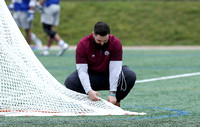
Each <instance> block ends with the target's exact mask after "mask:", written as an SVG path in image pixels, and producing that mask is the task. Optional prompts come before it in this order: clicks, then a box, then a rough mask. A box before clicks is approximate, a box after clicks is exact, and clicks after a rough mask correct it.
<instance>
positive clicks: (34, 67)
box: [0, 0, 145, 116]
mask: <svg viewBox="0 0 200 127" xmlns="http://www.w3.org/2000/svg"><path fill="white" fill-rule="evenodd" d="M144 114H145V113H138V112H129V111H125V110H123V109H121V108H120V107H117V106H115V105H113V104H111V103H110V102H107V101H106V100H104V99H101V100H100V101H91V100H90V99H89V98H88V96H87V95H85V94H81V93H77V92H74V91H72V90H69V89H67V88H66V87H65V86H64V85H62V84H60V83H59V82H58V81H57V80H56V79H55V78H54V77H53V76H52V75H51V74H50V73H49V72H48V71H47V70H46V69H45V68H44V66H43V65H42V64H41V63H40V61H39V60H38V59H37V57H36V56H35V54H34V53H33V52H32V50H31V48H30V46H29V45H28V43H27V42H26V40H25V38H24V37H23V35H22V33H21V32H20V30H19V28H18V26H17V25H16V23H15V21H14V19H13V18H12V15H11V13H10V12H9V10H8V8H7V5H6V3H5V1H4V0H0V116H82V115H144Z"/></svg>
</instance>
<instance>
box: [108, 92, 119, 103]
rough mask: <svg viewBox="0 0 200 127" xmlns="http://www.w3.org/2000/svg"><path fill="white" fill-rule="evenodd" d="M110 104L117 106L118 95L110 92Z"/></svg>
mask: <svg viewBox="0 0 200 127" xmlns="http://www.w3.org/2000/svg"><path fill="white" fill-rule="evenodd" d="M107 100H108V102H110V103H112V104H116V102H117V99H116V93H112V92H110V94H109V95H108V99H107Z"/></svg>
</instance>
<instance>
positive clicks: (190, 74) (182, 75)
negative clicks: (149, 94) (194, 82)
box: [136, 72, 200, 83]
mask: <svg viewBox="0 0 200 127" xmlns="http://www.w3.org/2000/svg"><path fill="white" fill-rule="evenodd" d="M196 75H200V72H195V73H186V74H181V75H172V76H166V77H160V78H152V79H144V80H138V81H136V83H145V82H153V81H159V80H166V79H174V78H182V77H189V76H196Z"/></svg>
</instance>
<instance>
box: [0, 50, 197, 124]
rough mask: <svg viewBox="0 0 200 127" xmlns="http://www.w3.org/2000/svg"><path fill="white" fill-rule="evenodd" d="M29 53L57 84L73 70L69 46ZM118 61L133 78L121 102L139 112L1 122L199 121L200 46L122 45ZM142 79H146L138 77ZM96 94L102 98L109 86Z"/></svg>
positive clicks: (3, 120) (4, 121) (5, 120)
mask: <svg viewBox="0 0 200 127" xmlns="http://www.w3.org/2000/svg"><path fill="white" fill-rule="evenodd" d="M34 53H35V54H36V56H37V57H38V59H39V60H40V61H41V63H42V64H43V65H44V67H45V68H46V69H47V70H48V71H49V72H50V73H51V74H52V75H53V76H54V77H55V78H56V79H57V80H58V81H59V82H60V83H61V84H63V83H64V81H65V78H66V77H67V76H68V75H69V74H70V73H72V72H73V71H74V70H75V51H74V50H69V51H67V52H66V53H65V54H64V55H63V56H62V57H57V56H56V53H57V51H53V50H52V51H51V55H50V56H47V57H44V56H41V55H40V51H35V52H34ZM123 65H127V66H129V67H130V68H131V69H132V70H134V71H135V73H136V74H137V83H136V84H135V86H134V88H133V89H132V91H131V92H130V94H129V95H128V96H127V97H126V98H125V99H124V100H123V101H122V102H121V107H122V108H123V109H125V110H129V111H136V112H146V113H147V114H146V115H144V116H126V115H125V116H78V117H69V116H68V117H0V126H18V127H22V126H23V127H24V126H27V127H33V126H52V127H53V126H55V127H58V126H67V127H75V126H80V127H85V126H89V127H144V126H145V127H161V126H162V127H172V126H176V127H177V126H180V127H188V126H190V127H197V126H200V120H199V118H200V106H199V105H200V101H199V98H200V92H199V91H200V74H199V72H200V50H150V49H149V50H124V53H123ZM196 72H197V73H196ZM184 74H188V75H185V76H183V75H184ZM191 74H194V75H193V76H192V75H191ZM169 76H174V78H169ZM175 76H176V77H175ZM160 77H163V78H162V79H159V78H160ZM145 79H148V80H146V82H143V81H145ZM150 79H155V81H150ZM100 94H101V97H102V98H104V99H106V97H107V95H108V91H101V92H100Z"/></svg>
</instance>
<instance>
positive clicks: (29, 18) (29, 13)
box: [27, 10, 34, 22]
mask: <svg viewBox="0 0 200 127" xmlns="http://www.w3.org/2000/svg"><path fill="white" fill-rule="evenodd" d="M33 20H34V10H28V15H27V21H28V22H31V21H33Z"/></svg>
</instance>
